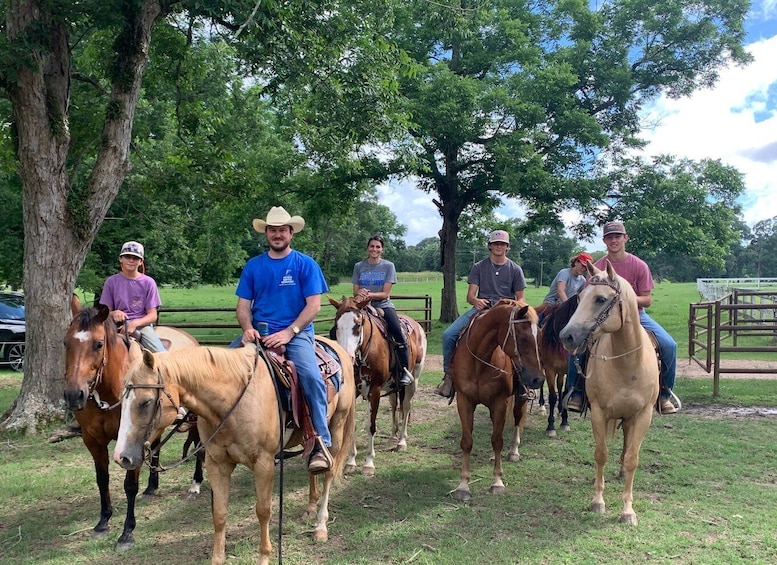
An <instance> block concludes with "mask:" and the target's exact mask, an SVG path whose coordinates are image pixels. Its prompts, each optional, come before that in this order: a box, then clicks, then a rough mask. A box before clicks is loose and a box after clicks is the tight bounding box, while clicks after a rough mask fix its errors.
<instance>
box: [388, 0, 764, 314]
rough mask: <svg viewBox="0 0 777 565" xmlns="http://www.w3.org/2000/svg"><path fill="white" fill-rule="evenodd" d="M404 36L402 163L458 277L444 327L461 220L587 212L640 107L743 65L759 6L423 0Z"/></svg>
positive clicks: (686, 1)
mask: <svg viewBox="0 0 777 565" xmlns="http://www.w3.org/2000/svg"><path fill="white" fill-rule="evenodd" d="M404 7H405V8H404V10H403V11H402V12H401V13H400V14H399V15H398V16H397V24H396V27H395V32H394V35H393V37H394V39H395V40H396V41H397V43H398V45H400V46H401V47H402V48H403V49H404V50H405V52H406V53H408V54H409V56H410V58H411V59H412V61H413V63H414V72H413V73H410V74H409V75H408V77H407V78H406V79H405V80H403V82H402V84H401V88H402V94H403V95H404V100H405V106H404V109H405V110H406V112H407V113H408V115H409V118H408V124H409V125H408V128H407V130H406V135H405V136H403V137H400V138H396V140H395V143H394V144H393V150H394V156H395V159H394V160H393V161H392V162H391V163H390V165H389V167H388V168H389V170H391V171H392V172H400V173H403V174H406V175H412V176H414V177H415V178H417V179H419V180H418V187H419V188H420V189H422V190H424V191H426V192H428V193H430V194H432V195H433V198H434V200H433V201H434V203H435V205H436V206H437V209H438V211H439V213H440V216H441V217H442V228H441V229H440V232H439V233H440V240H441V257H442V270H443V276H444V281H445V283H444V284H445V287H444V290H443V301H442V305H441V306H442V307H441V321H443V322H446V321H452V320H453V319H454V318H455V317H456V316H457V314H458V312H457V308H456V293H455V277H456V272H455V264H456V261H455V257H456V251H457V239H458V233H459V230H460V228H461V227H462V225H461V219H462V215H463V214H465V213H473V214H475V213H481V214H482V213H485V212H489V211H491V210H493V209H494V208H495V207H496V206H498V205H499V204H500V203H501V202H502V201H503V198H505V197H515V198H518V199H520V200H521V201H522V202H523V203H524V204H525V205H526V206H527V208H528V210H529V215H528V219H529V220H530V221H531V222H534V223H535V224H537V225H539V226H542V225H546V224H548V223H549V222H552V221H553V220H555V219H556V218H557V217H558V215H559V213H560V212H561V211H563V210H564V209H566V208H568V207H573V206H574V207H576V208H577V209H579V210H581V211H583V212H585V213H587V212H589V211H591V210H594V209H595V204H596V197H597V196H598V193H596V192H595V191H594V192H593V193H592V192H591V190H590V189H591V187H592V185H589V184H585V183H578V182H570V181H573V180H575V179H578V178H582V177H586V176H588V175H589V174H590V171H591V169H592V167H593V165H594V163H595V162H596V160H597V158H598V156H599V155H601V154H602V152H603V151H605V150H607V149H609V148H612V147H615V146H618V147H624V146H628V145H630V144H634V143H636V140H635V136H636V135H637V134H638V132H639V128H640V124H639V117H638V113H639V110H640V108H642V106H643V105H644V104H645V102H647V101H648V100H650V99H652V98H655V97H656V96H658V95H659V94H661V93H666V94H668V95H669V96H675V97H678V96H684V95H687V94H689V93H691V92H692V91H694V90H695V89H697V88H702V87H707V86H710V85H712V84H714V82H715V80H716V78H717V72H718V70H719V69H720V68H721V67H722V66H723V65H726V64H728V63H744V62H746V61H748V60H749V56H748V55H747V53H746V52H745V51H744V50H743V47H742V41H743V38H744V32H743V28H742V22H743V18H744V16H745V14H746V12H747V8H748V2H747V1H746V0H622V1H610V2H603V3H598V4H597V5H596V6H593V5H592V4H591V3H590V2H585V1H584V0H563V1H561V0H556V1H550V2H534V1H532V0H488V1H479V2H471V1H469V0H462V1H460V2H456V3H454V4H451V3H436V2H426V1H421V0H410V1H408V2H406V3H405V4H404Z"/></svg>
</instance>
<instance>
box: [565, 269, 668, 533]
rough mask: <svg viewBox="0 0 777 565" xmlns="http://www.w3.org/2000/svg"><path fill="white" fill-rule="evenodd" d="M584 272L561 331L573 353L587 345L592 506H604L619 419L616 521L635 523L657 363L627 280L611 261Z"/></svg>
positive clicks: (598, 509)
mask: <svg viewBox="0 0 777 565" xmlns="http://www.w3.org/2000/svg"><path fill="white" fill-rule="evenodd" d="M588 272H589V274H590V275H591V278H590V279H589V281H588V286H587V287H586V288H585V289H583V291H582V292H581V293H580V297H579V304H578V306H577V310H576V311H575V313H574V315H573V316H572V318H571V319H570V320H569V323H568V324H567V326H566V327H565V328H564V329H563V330H562V332H561V339H562V341H563V342H564V346H565V347H566V348H567V349H568V350H569V351H570V352H571V353H583V352H584V351H586V350H590V354H589V356H588V366H587V368H586V373H587V374H586V375H584V376H585V378H586V381H585V390H586V394H587V395H588V402H589V405H590V410H591V427H592V428H593V432H594V441H595V443H596V450H595V452H594V459H595V461H596V480H595V483H594V484H595V486H594V490H595V492H594V498H593V500H592V501H591V510H592V511H594V512H604V510H605V506H604V497H603V494H604V465H605V463H606V462H607V439H608V438H609V437H612V436H613V435H614V434H615V427H616V425H617V424H618V423H620V424H621V425H622V427H623V451H622V452H621V459H620V473H619V475H620V476H621V477H624V478H625V480H624V483H623V496H622V498H623V510H622V512H621V515H620V521H621V522H626V523H628V524H634V525H636V524H637V515H636V514H635V513H634V509H633V508H632V501H633V494H632V489H633V486H634V472H635V471H636V469H637V464H638V462H639V448H640V446H641V445H642V440H643V439H644V438H645V434H647V431H648V429H649V428H650V422H651V420H652V418H653V406H654V405H655V404H656V399H657V398H658V362H657V359H656V352H655V350H654V349H653V345H652V343H651V341H650V337H649V336H648V333H647V332H646V331H645V330H644V329H643V327H642V326H641V325H640V323H639V310H638V307H637V295H636V294H635V292H634V290H633V289H632V287H631V285H630V284H629V283H628V282H626V281H625V280H623V279H622V278H621V277H619V276H618V275H617V274H616V273H615V270H614V269H613V268H612V265H611V264H610V262H609V261H607V270H606V271H600V270H599V269H597V268H596V267H594V266H593V265H592V264H591V263H590V262H589V263H588Z"/></svg>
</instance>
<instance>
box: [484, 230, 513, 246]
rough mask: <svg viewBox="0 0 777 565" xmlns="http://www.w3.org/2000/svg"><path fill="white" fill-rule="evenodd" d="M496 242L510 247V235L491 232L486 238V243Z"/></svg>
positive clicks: (497, 231) (502, 231)
mask: <svg viewBox="0 0 777 565" xmlns="http://www.w3.org/2000/svg"><path fill="white" fill-rule="evenodd" d="M497 241H501V242H502V243H506V244H507V245H510V234H509V233H507V232H506V231H504V230H495V231H492V232H491V235H489V236H488V243H494V242H497Z"/></svg>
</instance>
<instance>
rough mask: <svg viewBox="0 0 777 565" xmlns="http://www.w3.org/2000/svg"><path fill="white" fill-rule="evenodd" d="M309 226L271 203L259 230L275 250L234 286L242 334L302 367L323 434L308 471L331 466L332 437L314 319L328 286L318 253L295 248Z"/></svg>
mask: <svg viewBox="0 0 777 565" xmlns="http://www.w3.org/2000/svg"><path fill="white" fill-rule="evenodd" d="M304 227H305V220H304V219H302V217H300V216H290V215H289V213H288V212H287V211H286V210H285V209H283V208H282V207H281V206H274V207H273V208H271V209H270V212H269V213H268V214H267V219H265V220H261V219H256V220H254V229H255V230H256V231H257V232H259V233H264V234H265V236H266V237H267V243H268V244H269V246H270V249H269V251H267V252H266V253H263V254H262V255H259V256H257V257H254V258H252V259H249V260H248V262H247V263H246V265H245V267H244V268H243V273H242V274H241V275H240V282H239V283H238V285H237V290H236V291H235V294H237V296H238V299H237V307H236V314H237V321H238V322H239V323H240V327H241V328H242V329H243V335H242V336H241V338H240V341H241V342H242V343H243V344H246V343H253V342H256V341H258V340H260V339H261V340H262V342H263V343H264V345H265V346H267V347H270V348H273V347H280V346H286V357H288V359H289V360H290V361H292V362H294V364H295V365H296V367H297V375H298V376H299V380H300V384H301V385H302V391H303V393H304V394H305V399H306V400H307V402H308V405H309V406H310V415H311V419H312V420H313V426H314V427H315V428H316V432H317V433H318V436H319V437H318V438H317V441H316V447H314V449H313V452H312V453H311V455H310V459H309V461H308V470H309V471H310V472H311V473H321V472H324V471H327V470H329V469H330V468H331V466H332V456H331V455H330V453H329V450H328V449H327V448H328V447H331V445H332V439H331V436H330V434H329V426H328V424H327V420H326V413H327V403H326V384H325V383H324V381H323V380H322V379H321V374H320V373H319V370H318V361H317V360H316V354H315V352H314V350H313V339H314V334H313V320H314V318H315V317H316V314H318V311H319V310H320V309H321V295H322V294H323V293H325V292H327V291H328V290H329V287H328V286H327V284H326V280H325V279H324V274H323V273H322V272H321V267H319V266H318V264H317V263H316V262H315V261H314V260H313V258H312V257H309V256H307V255H305V254H304V253H300V252H299V251H296V250H293V249H292V248H291V247H290V245H291V239H292V237H294V234H295V233H298V232H301V231H302V229H303V228H304ZM259 322H264V323H266V324H267V325H268V326H269V334H268V335H266V336H260V335H259V332H258V330H257V324H258V323H259ZM236 341H237V340H236ZM318 440H320V441H318Z"/></svg>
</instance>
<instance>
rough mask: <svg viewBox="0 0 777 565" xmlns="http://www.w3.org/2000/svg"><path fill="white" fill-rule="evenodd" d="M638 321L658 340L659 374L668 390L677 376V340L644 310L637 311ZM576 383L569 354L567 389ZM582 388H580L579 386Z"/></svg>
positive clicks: (574, 369) (572, 360) (575, 371)
mask: <svg viewBox="0 0 777 565" xmlns="http://www.w3.org/2000/svg"><path fill="white" fill-rule="evenodd" d="M639 323H640V324H642V327H643V328H645V329H646V330H648V331H649V332H653V333H654V334H655V336H656V340H657V341H658V350H659V351H660V352H661V374H663V375H664V383H665V384H666V386H667V387H668V388H669V390H673V389H674V381H675V377H676V376H677V342H676V341H675V340H674V338H673V337H672V336H671V335H669V333H667V331H666V330H665V329H664V328H662V327H661V326H660V325H658V323H657V322H656V321H655V320H653V318H651V317H650V316H648V315H647V313H646V312H645V311H644V310H640V311H639ZM578 359H579V360H580V365H581V366H582V364H583V361H584V359H585V357H584V355H579V356H578ZM576 383H577V367H576V366H575V363H574V356H573V355H570V356H569V364H568V365H567V390H572V388H574V386H575V384H576ZM581 390H582V388H581ZM662 398H669V395H662Z"/></svg>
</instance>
